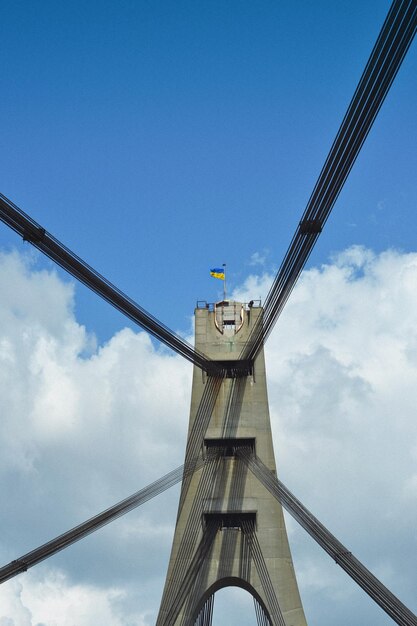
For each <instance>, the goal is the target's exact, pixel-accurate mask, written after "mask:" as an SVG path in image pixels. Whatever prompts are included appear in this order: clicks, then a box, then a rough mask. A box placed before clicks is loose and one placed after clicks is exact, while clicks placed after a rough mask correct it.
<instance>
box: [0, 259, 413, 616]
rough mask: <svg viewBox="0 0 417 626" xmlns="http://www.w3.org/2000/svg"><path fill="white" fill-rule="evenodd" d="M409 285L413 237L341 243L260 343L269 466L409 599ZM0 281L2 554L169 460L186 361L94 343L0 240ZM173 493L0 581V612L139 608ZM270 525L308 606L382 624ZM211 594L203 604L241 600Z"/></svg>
mask: <svg viewBox="0 0 417 626" xmlns="http://www.w3.org/2000/svg"><path fill="white" fill-rule="evenodd" d="M271 279H272V277H271V276H270V275H268V274H267V273H264V274H262V275H251V276H249V277H248V278H247V280H246V282H245V284H244V285H242V286H241V287H240V288H239V289H238V290H236V291H235V293H234V294H233V297H235V298H236V299H241V300H243V301H248V300H250V299H253V298H258V297H263V298H264V297H265V294H266V293H267V291H268V289H269V286H270V282H271ZM416 287H417V255H416V254H402V253H399V252H396V251H387V252H385V253H383V254H380V255H375V254H373V253H372V252H371V251H369V250H365V249H363V248H359V247H353V248H350V249H349V250H346V251H344V252H342V253H341V254H339V255H337V256H335V258H333V259H331V261H330V262H329V263H328V264H326V265H323V266H322V267H320V268H313V269H311V270H309V271H307V272H305V273H304V275H303V277H302V278H301V280H300V282H299V284H298V286H297V288H296V289H295V290H294V292H293V294H292V296H291V298H290V300H289V301H288V303H287V305H286V308H285V310H284V312H283V314H282V316H281V318H280V320H279V323H278V324H277V327H276V329H275V331H274V332H273V334H272V335H271V337H270V339H269V341H268V344H267V349H266V359H267V372H268V385H269V397H270V410H271V420H272V426H273V432H274V441H275V446H276V456H277V461H278V468H279V471H280V475H281V478H282V479H283V481H284V482H285V483H286V484H287V485H288V486H289V487H290V488H291V489H292V490H293V491H294V492H295V494H296V495H297V496H298V497H300V499H301V500H302V501H303V502H304V503H305V504H306V505H307V506H308V507H309V508H310V509H312V511H313V512H314V513H315V514H316V515H317V516H318V517H319V519H321V520H322V521H323V522H324V523H325V524H326V525H327V526H328V527H329V528H330V530H332V531H333V532H334V533H335V534H336V536H337V537H338V538H339V539H340V540H341V541H343V542H344V543H346V544H347V545H348V547H349V548H350V549H351V550H352V551H353V552H354V553H355V554H356V555H357V556H358V557H359V558H361V559H362V560H363V561H364V562H365V564H366V565H367V566H368V567H370V568H371V570H372V571H374V572H375V573H376V574H377V575H378V576H380V577H381V578H382V580H383V581H384V582H385V583H386V584H387V585H388V586H389V587H392V590H393V591H394V592H395V593H396V594H397V595H399V596H400V598H401V599H403V600H404V601H405V602H406V603H409V604H410V605H411V608H414V610H415V609H416V608H417V607H416V606H415V599H414V596H415V594H414V593H413V590H414V589H415V585H416V583H417V580H416V573H415V566H414V563H415V554H416V551H417V545H416V536H415V521H416V519H417V472H416V469H415V468H416V460H417V420H416V419H415V406H416V404H417V357H416V354H417V289H416ZM0 289H1V293H2V294H3V298H2V303H1V307H0V397H1V415H2V419H1V421H0V443H1V446H2V447H1V449H2V454H1V456H0V477H1V485H2V487H1V489H2V502H3V503H7V506H5V505H4V504H3V506H2V507H1V525H2V535H1V537H0V557H1V560H2V562H4V563H6V562H8V561H9V560H11V559H13V558H16V557H17V556H19V555H20V554H23V553H24V552H26V551H28V550H30V549H31V548H33V547H35V546H37V545H39V544H41V543H42V542H43V541H45V540H47V539H49V538H51V537H53V536H55V535H57V534H59V533H60V532H62V531H64V530H66V529H68V528H69V527H71V526H73V525H75V524H77V523H79V522H81V521H83V520H84V519H86V518H88V517H89V516H91V515H94V514H95V513H97V512H98V511H100V510H102V509H104V508H106V507H107V506H110V505H111V504H113V503H115V502H116V501H118V500H120V499H121V498H123V497H125V496H126V495H129V493H131V492H134V491H135V490H137V489H138V488H140V487H141V486H143V485H145V484H147V483H149V482H151V481H152V480H154V479H156V478H158V477H159V476H160V475H162V474H164V473H165V472H167V471H169V470H170V469H172V468H173V467H176V466H177V465H179V464H180V463H181V462H182V457H183V450H184V444H185V437H186V429H187V421H188V411H189V394H190V384H191V368H190V366H189V364H187V363H185V362H183V361H182V360H181V359H180V357H176V356H172V355H170V354H167V353H166V351H164V350H161V349H160V348H158V347H155V345H154V344H153V343H152V342H151V341H150V339H149V338H148V336H147V335H146V334H145V333H143V332H137V333H135V332H133V331H131V330H128V329H122V330H121V331H120V332H118V333H117V334H116V335H114V337H112V339H111V340H110V341H109V342H108V343H106V344H104V345H101V346H97V345H96V341H95V338H94V337H92V336H89V335H88V334H87V333H86V331H85V328H83V326H82V325H80V324H79V323H78V322H77V320H76V319H75V316H74V286H73V285H72V283H68V282H63V281H62V280H61V279H60V278H59V277H58V276H57V275H56V274H55V273H54V272H50V271H45V270H43V271H40V270H38V269H37V268H36V266H35V265H33V262H32V260H31V259H30V258H28V257H21V256H20V255H17V254H6V255H2V256H1V257H0ZM103 306H106V305H103ZM185 313H186V312H185ZM177 497H178V490H176V491H175V490H174V491H173V492H172V493H171V492H168V493H167V494H164V495H163V496H159V498H158V499H157V500H155V501H153V502H150V503H148V504H147V505H146V506H144V507H142V508H141V509H138V510H137V511H135V512H132V513H131V514H129V515H128V516H126V517H125V518H122V519H119V520H118V521H116V522H114V523H113V524H112V525H110V526H108V527H106V528H104V529H102V530H101V531H99V532H98V533H97V534H95V535H92V536H91V537H89V538H87V539H85V540H83V541H82V542H80V543H78V544H77V545H75V546H73V547H71V548H70V549H68V550H66V551H64V552H62V553H60V554H59V555H57V556H55V557H53V559H51V560H49V561H46V562H44V563H43V564H41V565H39V566H37V567H36V568H33V569H32V570H30V571H29V572H28V573H27V574H24V575H22V576H20V577H18V578H16V579H14V580H12V581H9V582H8V583H5V584H4V585H2V586H1V587H0V625H1V626H55V625H56V626H67V624H70V623H73V624H77V626H90V625H92V624H97V623H112V624H116V625H117V626H119V624H120V625H123V626H128V625H129V626H133V625H134V626H142V625H143V626H150V625H151V624H154V623H155V618H156V613H157V610H158V605H159V600H160V596H161V593H162V587H163V583H164V577H165V572H166V567H167V561H168V557H169V551H170V545H171V540H172V532H173V524H174V521H175V513H176V498H177ZM288 530H289V535H290V540H291V544H292V548H293V553H294V559H295V565H296V570H297V572H298V578H299V583H300V588H301V594H302V597H303V601H304V604H305V609H306V613H307V616H308V618H309V621H310V623H312V624H314V623H320V624H321V625H322V626H330V625H333V624H335V623H337V624H338V625H339V626H342V625H343V626H347V625H348V624H349V625H351V624H352V623H355V624H362V623H363V624H365V623H366V624H372V623H378V624H385V623H386V624H389V623H390V620H388V618H385V617H384V614H383V613H382V612H381V611H380V609H379V608H377V607H376V608H375V607H374V606H373V604H372V602H371V601H370V600H369V601H368V600H367V599H366V597H364V595H363V592H361V591H360V590H358V589H357V588H356V586H355V585H354V583H351V582H349V580H348V579H347V577H346V575H345V574H344V573H343V572H339V570H338V569H337V566H336V565H335V564H332V562H331V561H330V560H329V559H328V557H327V556H326V555H324V554H322V553H321V551H320V549H319V548H318V547H316V546H315V544H314V543H312V542H311V541H310V540H309V539H308V538H306V537H305V536H304V534H303V531H300V530H299V529H298V527H297V526H296V524H295V522H293V521H292V520H291V519H289V520H288ZM226 593H227V592H226V591H225V592H223V594H222V596H220V594H219V603H220V605H221V606H224V607H225V608H227V607H228V606H229V607H230V606H231V605H233V603H235V605H236V606H237V605H239V606H242V602H243V603H244V606H245V607H246V606H248V604H247V598H246V600H242V597H241V596H240V595H239V594H238V593H236V592H235V591H231V592H230V595H224V594H226ZM225 597H227V600H226V601H225V600H224V598H225ZM222 598H223V600H222ZM222 603H223V604H222ZM413 603H414V606H413ZM323 607H326V610H325V609H324V608H323ZM244 612H245V613H246V612H247V611H246V609H245V611H244ZM221 615H222V614H221V613H220V612H219V613H216V620H217V621H216V624H219V625H220V624H224V623H227V624H231V623H232V622H231V620H230V616H227V619H226V622H224V621H222V617H221ZM71 616H72V617H71ZM97 616H100V618H99V619H98V618H97ZM223 619H224V618H223ZM71 620H72V621H71ZM253 621H254V615H253V618H250V620H249V621H248V623H252V622H253ZM240 623H241V624H243V622H242V621H241V622H240Z"/></svg>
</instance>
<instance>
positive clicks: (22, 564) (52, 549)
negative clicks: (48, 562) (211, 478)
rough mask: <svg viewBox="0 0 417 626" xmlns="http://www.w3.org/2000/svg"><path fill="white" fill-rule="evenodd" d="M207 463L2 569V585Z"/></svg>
mask: <svg viewBox="0 0 417 626" xmlns="http://www.w3.org/2000/svg"><path fill="white" fill-rule="evenodd" d="M205 463H206V460H203V459H202V458H200V459H199V461H198V462H197V463H195V464H193V465H192V466H187V464H185V465H181V466H180V467H177V468H176V469H174V470H172V471H171V472H169V473H168V474H165V476H162V478H159V479H158V480H156V481H155V482H153V483H151V484H150V485H148V486H147V487H144V488H143V489H141V490H140V491H137V492H136V493H134V494H133V495H131V496H129V497H128V498H125V499H124V500H122V501H121V502H118V503H117V504H115V505H114V506H112V507H110V508H109V509H106V510H105V511H102V512H101V513H99V514H98V515H95V516H94V517H91V518H90V519H88V520H87V521H86V522H83V523H82V524H79V525H78V526H75V527H74V528H72V529H71V530H68V531H67V532H65V533H63V534H62V535H59V536H58V537H55V539H51V540H50V541H48V542H46V543H44V544H42V545H41V546H40V547H39V548H35V549H34V550H31V551H30V552H28V553H27V554H24V555H23V556H21V557H19V558H17V559H15V560H14V561H11V562H10V563H8V564H7V565H4V566H3V567H1V568H0V584H1V583H3V582H5V581H6V580H9V579H10V578H13V577H14V576H17V574H20V573H21V572H26V571H27V570H28V569H29V568H30V567H33V566H34V565H36V564H37V563H40V562H41V561H44V560H45V559H47V558H49V557H50V556H52V555H54V554H56V553H57V552H60V551H61V550H63V549H64V548H67V547H68V546H70V545H72V544H73V543H75V542H77V541H79V540H80V539H83V538H84V537H86V536H87V535H89V534H91V533H93V532H95V531H96V530H98V529H99V528H102V526H105V525H106V524H109V523H110V522H112V521H113V520H115V519H117V518H118V517H121V516H122V515H125V514H126V513H128V512H129V511H131V510H132V509H135V508H136V507H138V506H140V505H142V504H144V503H145V502H147V501H148V500H151V498H154V497H155V496H157V495H159V494H160V493H162V492H163V491H166V490H167V489H169V488H170V487H172V486H173V485H175V484H177V483H179V482H180V481H181V479H182V478H183V477H185V476H187V475H188V474H189V473H190V472H191V473H192V472H195V471H196V470H197V469H199V468H200V467H202V466H203V465H204V464H205Z"/></svg>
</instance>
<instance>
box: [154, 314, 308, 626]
mask: <svg viewBox="0 0 417 626" xmlns="http://www.w3.org/2000/svg"><path fill="white" fill-rule="evenodd" d="M261 315H262V309H261V308H260V307H252V308H248V307H242V305H240V304H239V303H231V306H229V307H226V308H224V307H223V309H222V307H218V309H217V318H216V319H217V325H216V323H215V322H216V319H215V316H216V312H215V311H212V310H208V309H203V308H202V309H196V311H195V337H196V341H195V343H196V347H197V349H198V350H200V351H202V352H204V353H205V354H207V356H208V357H210V358H212V359H214V360H233V359H238V358H239V355H240V354H241V351H242V349H243V348H244V347H245V345H246V343H247V341H248V337H249V334H250V331H251V329H252V328H253V325H254V324H255V323H256V321H257V320H258V318H259V316H261ZM225 321H226V325H224V322H225ZM231 322H235V323H234V324H231ZM239 327H240V328H239ZM221 331H223V332H221ZM210 384H211V385H212V386H213V381H211V383H210V378H208V377H207V375H206V374H205V373H203V372H202V371H201V370H200V369H198V368H194V375H193V387H192V398H191V411H190V426H189V444H188V452H187V458H186V462H190V460H192V459H195V458H196V455H199V456H200V458H201V456H204V455H207V454H209V452H210V448H207V445H205V440H212V439H225V438H228V439H241V438H244V439H253V440H254V442H255V449H256V454H257V455H258V457H259V458H260V459H262V461H263V463H265V465H267V467H268V468H269V469H271V470H272V471H274V472H275V471H276V468H275V459H274V451H273V445H272V436H271V426H270V419H269V410H268V397H267V388H266V377H265V361H264V355H263V351H262V352H261V353H260V354H259V356H258V357H257V359H256V362H255V364H254V370H253V373H252V375H250V376H245V377H243V378H239V379H225V380H224V381H223V382H221V383H219V389H218V395H217V399H216V400H215V404H214V408H213V410H211V409H210V410H209V415H208V421H209V423H208V427H207V430H206V433H205V435H204V434H203V433H201V432H200V433H199V431H198V429H196V425H197V424H196V423H195V422H196V419H197V420H199V421H200V419H201V407H200V412H198V409H199V406H200V403H201V399H202V397H203V393H204V391H205V390H207V386H208V385H210ZM206 394H207V391H206ZM196 416H199V417H196ZM195 433H197V435H198V436H197V440H196V443H195V445H194V446H192V445H191V443H190V442H191V441H192V440H193V437H195ZM206 444H207V441H206ZM220 512H223V513H225V512H227V513H235V514H239V513H242V512H243V513H252V514H255V515H256V537H257V539H258V542H259V545H260V548H261V551H262V554H263V558H264V560H265V564H266V567H267V570H268V574H269V577H270V580H271V582H272V586H273V589H274V591H275V594H276V597H277V600H278V604H279V607H280V610H281V613H282V616H283V618H284V620H285V624H286V626H306V620H305V617H304V612H303V609H302V605H301V600H300V596H299V592H298V587H297V582H296V579H295V575H294V568H293V563H292V559H291V554H290V548H289V545H288V538H287V532H286V529H285V523H284V517H283V513H282V508H281V505H280V504H279V503H278V502H277V501H276V500H275V499H274V498H273V497H272V496H271V495H270V493H269V492H268V491H267V490H266V489H265V488H264V486H263V485H261V484H260V483H259V482H258V480H257V479H256V478H255V477H254V476H253V475H252V474H251V473H250V472H248V470H247V469H246V466H245V464H244V463H243V462H242V461H241V460H239V459H238V458H236V457H233V456H230V457H225V458H222V459H220V460H217V461H215V462H214V465H213V464H208V465H206V466H205V467H203V468H202V469H198V470H197V471H196V472H195V473H194V474H193V476H192V478H191V479H190V480H189V481H187V480H185V481H184V483H183V488H182V494H181V502H180V508H179V513H178V519H177V525H176V529H175V536H174V542H173V547H172V553H171V558H170V563H169V568H168V574H167V580H166V585H165V591H164V597H163V601H162V604H161V611H160V614H159V617H158V622H157V624H158V625H159V624H160V625H161V626H162V624H164V625H165V626H167V625H169V626H174V624H175V625H179V624H194V621H195V618H196V615H197V614H198V612H199V610H200V609H201V607H202V605H203V604H204V602H205V600H206V599H207V598H208V597H209V596H210V595H211V594H212V593H213V592H215V591H217V590H219V589H220V588H222V587H226V586H230V585H238V586H241V587H242V588H244V589H246V590H248V591H249V592H250V593H251V594H252V595H254V596H255V597H256V598H257V600H258V601H259V602H260V604H261V605H262V606H263V608H264V610H265V611H266V613H267V614H268V615H269V616H270V619H271V622H272V623H274V619H273V615H274V610H273V608H272V607H271V606H270V603H269V601H268V595H267V594H266V593H265V589H264V588H263V586H262V581H261V579H260V577H259V573H258V570H257V567H255V562H254V561H253V560H252V559H251V558H250V554H251V552H250V546H249V545H248V541H247V537H246V536H245V534H244V533H243V532H242V530H241V529H238V528H234V529H233V528H227V529H225V528H224V529H223V530H220V529H219V530H217V532H216V535H215V538H214V541H213V543H212V545H211V550H210V551H209V552H208V554H207V555H206V557H205V559H204V562H203V563H201V564H200V565H199V568H198V574H197V575H195V581H194V582H193V585H194V586H193V589H191V590H190V591H189V592H188V594H187V600H186V601H185V603H184V604H183V606H182V607H181V609H180V610H179V612H178V615H177V616H176V617H175V618H172V616H171V618H168V619H167V617H168V615H169V607H170V606H171V604H172V601H173V598H177V597H178V596H179V590H180V589H181V582H182V580H183V577H184V575H185V573H186V572H187V571H188V570H189V568H190V565H191V562H192V557H193V554H194V553H195V551H196V549H197V546H198V545H199V542H200V541H201V538H202V536H203V531H204V528H205V520H207V514H209V513H220ZM275 613H276V611H275Z"/></svg>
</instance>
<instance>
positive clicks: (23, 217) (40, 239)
mask: <svg viewBox="0 0 417 626" xmlns="http://www.w3.org/2000/svg"><path fill="white" fill-rule="evenodd" d="M0 219H1V220H2V221H3V222H4V223H5V224H7V226H10V228H12V229H13V230H14V231H15V232H17V233H18V234H19V235H21V237H23V240H24V241H29V242H30V243H31V244H32V245H33V246H35V247H36V248H37V249H38V250H40V251H41V252H43V253H44V254H45V255H46V256H48V257H49V258H50V259H52V260H53V261H55V262H56V263H57V264H58V265H60V266H61V267H62V268H63V269H64V270H66V271H67V272H69V274H71V275H72V276H74V277H75V278H77V279H78V280H79V281H81V282H82V283H83V284H84V285H86V286H87V287H89V288H90V289H92V290H93V291H94V292H95V293H97V294H98V295H99V296H101V297H102V298H103V299H104V300H107V302H109V303H110V304H112V305H113V306H114V307H115V308H116V309H118V310H119V311H120V312H121V313H123V314H124V315H126V316H127V317H128V318H129V319H130V320H132V321H133V322H135V323H136V324H138V325H139V326H141V328H144V329H145V330H146V331H148V332H149V333H150V334H151V335H152V336H153V337H155V338H156V339H158V340H159V341H161V342H162V343H164V344H165V345H166V346H168V347H169V348H171V349H172V350H174V352H176V353H177V354H180V355H181V356H183V357H185V358H186V359H188V361H191V362H192V363H194V365H197V367H200V368H201V369H203V370H205V371H208V372H211V373H217V374H219V375H222V369H221V367H220V366H219V365H218V364H217V363H214V362H212V361H211V360H210V359H209V358H208V357H207V356H205V355H204V354H203V353H201V352H199V351H198V350H196V349H195V348H194V347H193V346H192V345H191V344H189V343H188V342H187V341H185V340H184V339H182V338H181V337H179V336H178V335H176V334H175V333H173V332H172V330H170V329H169V328H168V327H167V326H166V325H165V324H163V323H162V322H160V321H159V320H157V319H156V318H155V317H154V316H153V315H151V314H150V313H148V312H147V311H145V309H144V308H143V307H141V306H140V305H139V304H137V303H136V302H134V301H133V300H132V299H131V298H129V297H128V296H127V295H125V294H124V293H123V292H122V291H120V289H118V288H117V287H115V286H114V285H113V284H112V283H111V282H110V281H108V280H107V279H106V278H104V277H103V276H102V275H101V274H99V273H98V272H97V271H96V270H94V269H93V268H92V267H91V266H90V265H87V263H85V261H83V260H82V259H80V257H78V256H77V255H76V254H74V253H73V252H71V250H69V249H68V248H67V247H66V246H64V244H62V243H61V242H60V241H58V239H56V238H55V237H54V236H53V235H51V234H50V233H48V232H47V231H46V230H45V229H44V228H43V227H42V226H40V224H38V223H37V222H35V221H34V220H33V219H32V218H31V217H29V216H28V215H27V214H26V213H24V212H23V211H22V210H21V209H19V207H17V206H16V205H15V204H13V202H11V201H10V200H9V199H8V198H6V196H4V195H3V194H0Z"/></svg>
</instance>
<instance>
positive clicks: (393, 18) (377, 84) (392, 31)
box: [241, 0, 417, 360]
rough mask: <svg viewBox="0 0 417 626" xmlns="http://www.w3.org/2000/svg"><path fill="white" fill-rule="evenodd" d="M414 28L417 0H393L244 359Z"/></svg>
mask: <svg viewBox="0 0 417 626" xmlns="http://www.w3.org/2000/svg"><path fill="white" fill-rule="evenodd" d="M416 27H417V8H416V1H415V0H407V1H406V2H404V1H401V0H395V1H394V2H393V4H392V6H391V9H390V11H389V13H388V16H387V18H386V20H385V22H384V25H383V27H382V29H381V33H380V35H379V37H378V40H377V42H376V44H375V46H374V49H373V51H372V53H371V56H370V59H369V61H368V63H367V65H366V68H365V70H364V72H363V74H362V77H361V80H360V82H359V84H358V87H357V89H356V91H355V94H354V96H353V98H352V101H351V103H350V105H349V108H348V111H347V113H346V115H345V117H344V119H343V122H342V125H341V127H340V129H339V132H338V134H337V136H336V139H335V141H334V143H333V146H332V148H331V150H330V153H329V156H328V157H327V159H326V162H325V164H324V166H323V169H322V171H321V173H320V176H319V179H318V181H317V183H316V185H315V187H314V190H313V193H312V195H311V197H310V199H309V202H308V204H307V207H306V209H305V211H304V213H303V216H302V219H301V222H300V225H299V227H298V229H297V231H296V233H295V235H294V237H293V240H292V242H291V244H290V246H289V248H288V251H287V253H286V256H285V258H284V261H283V263H282V264H281V267H280V269H279V271H278V274H277V276H276V278H275V280H274V282H273V285H272V287H271V289H270V291H269V293H268V295H267V298H266V301H265V306H264V314H263V316H262V317H261V318H260V319H259V321H258V323H257V324H256V326H255V328H254V329H253V331H252V333H251V337H250V340H249V342H248V346H247V347H246V348H245V350H244V351H243V352H242V355H241V358H242V359H249V360H253V359H254V358H255V356H256V354H257V353H258V352H259V350H260V349H261V347H262V345H263V343H264V341H265V339H266V338H267V336H268V335H269V333H270V332H271V330H272V328H273V326H274V325H275V323H276V321H277V319H278V317H279V314H280V313H281V311H282V309H283V307H284V305H285V303H286V301H287V299H288V297H289V295H290V294H291V291H292V289H293V288H294V285H295V282H296V281H297V279H298V277H299V275H300V273H301V271H302V269H303V267H304V265H305V263H306V262H307V259H308V257H309V255H310V253H311V251H312V249H313V247H314V244H315V242H316V240H317V238H318V236H319V234H320V232H321V230H322V228H323V226H324V224H325V222H326V221H327V218H328V216H329V214H330V211H331V209H332V208H333V206H334V203H335V202H336V199H337V197H338V195H339V193H340V191H341V189H342V187H343V185H344V183H345V181H346V179H347V176H348V174H349V172H350V170H351V168H352V166H353V164H354V162H355V160H356V158H357V156H358V154H359V151H360V149H361V147H362V145H363V142H364V141H365V139H366V137H367V135H368V133H369V131H370V129H371V127H372V124H373V122H374V120H375V118H376V115H377V113H378V111H379V109H380V107H381V105H382V103H383V101H384V99H385V97H386V95H387V93H388V91H389V88H390V86H391V84H392V82H393V80H394V78H395V76H396V74H397V72H398V70H399V67H400V65H401V63H402V61H403V59H404V56H405V54H406V52H407V50H408V48H409V46H410V45H411V42H412V40H413V37H414V35H415V31H416Z"/></svg>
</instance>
